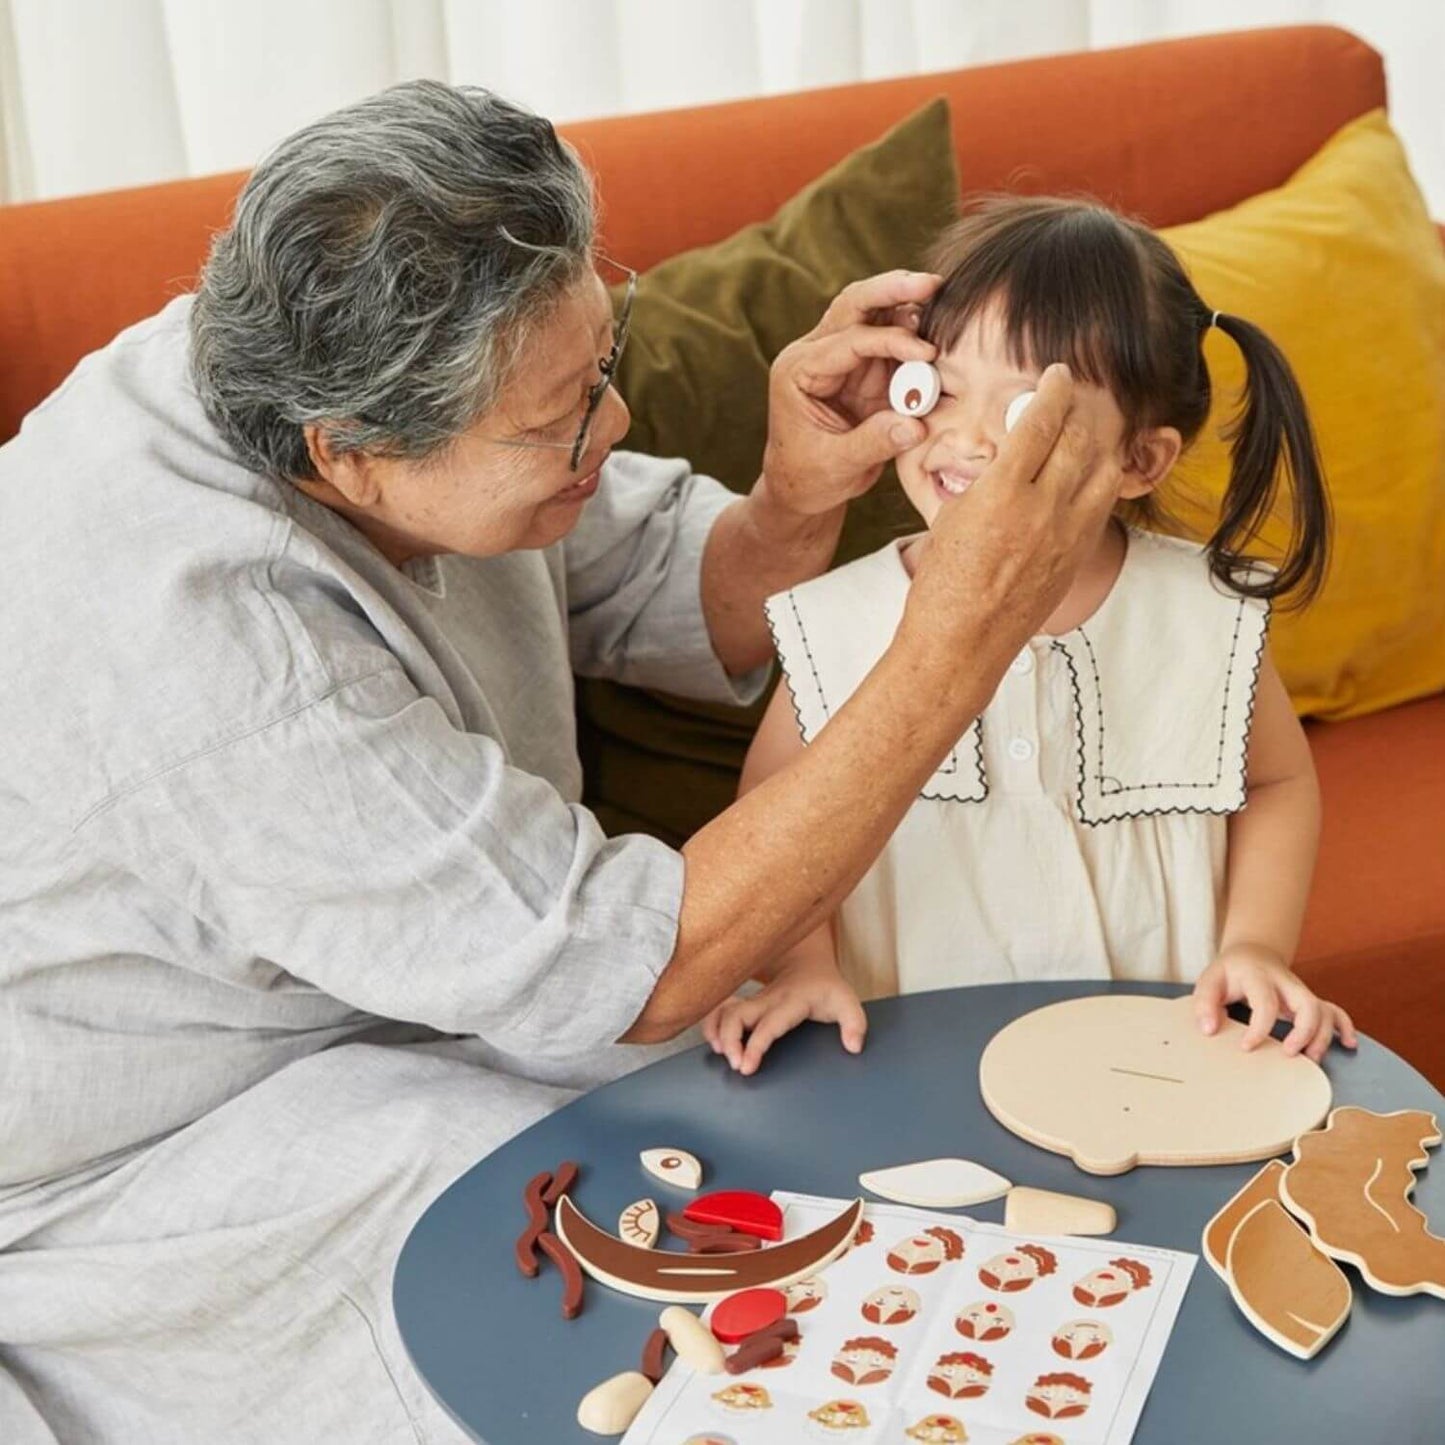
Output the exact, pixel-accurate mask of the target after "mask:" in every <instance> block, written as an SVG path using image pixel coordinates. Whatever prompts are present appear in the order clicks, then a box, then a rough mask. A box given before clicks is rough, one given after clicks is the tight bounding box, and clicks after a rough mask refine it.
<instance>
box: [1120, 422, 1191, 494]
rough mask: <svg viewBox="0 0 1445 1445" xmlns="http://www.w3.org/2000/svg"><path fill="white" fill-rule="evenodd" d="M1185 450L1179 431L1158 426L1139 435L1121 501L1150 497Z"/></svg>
mask: <svg viewBox="0 0 1445 1445" xmlns="http://www.w3.org/2000/svg"><path fill="white" fill-rule="evenodd" d="M1183 450H1184V438H1183V437H1182V436H1181V435H1180V434H1179V430H1178V428H1176V427H1172V426H1156V427H1150V428H1149V430H1148V431H1142V432H1140V433H1139V435H1138V436H1137V437H1135V438H1134V442H1133V445H1132V446H1131V447H1130V448H1129V458H1128V462H1127V463H1126V465H1125V468H1124V485H1123V486H1122V487H1120V489H1119V496H1120V498H1121V499H1122V498H1128V499H1133V498H1135V497H1147V496H1148V495H1149V493H1150V492H1152V491H1153V490H1154V488H1155V487H1157V486H1158V485H1159V483H1160V482H1162V481H1163V480H1164V478H1165V477H1167V476H1168V475H1169V472H1170V469H1171V468H1172V467H1173V465H1174V463H1175V462H1177V461H1178V460H1179V453H1180V452H1181V451H1183Z"/></svg>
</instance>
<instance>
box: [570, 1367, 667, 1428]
mask: <svg viewBox="0 0 1445 1445" xmlns="http://www.w3.org/2000/svg"><path fill="white" fill-rule="evenodd" d="M651 1394H652V1381H651V1380H649V1379H648V1378H647V1376H646V1375H639V1374H638V1373H637V1371H636V1370H627V1371H626V1372H624V1373H623V1374H621V1375H613V1377H612V1378H611V1379H610V1380H603V1382H602V1383H601V1384H600V1385H597V1386H595V1387H594V1388H593V1389H591V1390H589V1391H588V1392H587V1393H586V1394H585V1395H584V1396H583V1397H582V1403H581V1404H580V1405H578V1407H577V1423H578V1424H579V1425H580V1426H581V1427H582V1428H583V1429H584V1430H590V1431H591V1432H592V1433H593V1434H594V1435H621V1434H622V1433H623V1431H624V1430H626V1429H627V1427H628V1426H629V1425H631V1424H632V1422H633V1421H634V1420H635V1419H636V1418H637V1412H638V1411H639V1410H640V1409H642V1407H643V1406H644V1405H645V1404H646V1403H647V1399H648V1396H649V1395H651Z"/></svg>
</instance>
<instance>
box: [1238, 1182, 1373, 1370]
mask: <svg viewBox="0 0 1445 1445" xmlns="http://www.w3.org/2000/svg"><path fill="white" fill-rule="evenodd" d="M1226 1266H1227V1269H1228V1279H1229V1292H1230V1293H1231V1294H1232V1295H1233V1296H1234V1300H1235V1303H1236V1304H1237V1305H1238V1306H1239V1308H1240V1309H1241V1310H1242V1311H1243V1312H1244V1316H1245V1318H1246V1319H1248V1320H1249V1322H1250V1323H1251V1324H1252V1325H1253V1326H1254V1327H1255V1329H1257V1330H1258V1331H1259V1332H1260V1333H1261V1334H1262V1335H1264V1336H1265V1337H1266V1338H1267V1339H1270V1340H1273V1341H1274V1343H1275V1344H1277V1345H1278V1346H1279V1347H1280V1349H1282V1350H1288V1351H1289V1353H1290V1354H1292V1355H1296V1356H1298V1357H1299V1358H1300V1359H1301V1360H1308V1359H1311V1358H1313V1356H1315V1355H1317V1354H1318V1353H1319V1352H1320V1351H1321V1350H1322V1349H1323V1348H1324V1347H1325V1346H1326V1345H1327V1344H1328V1343H1329V1342H1330V1340H1331V1339H1333V1338H1334V1336H1335V1334H1336V1332H1337V1331H1338V1330H1339V1328H1340V1326H1341V1325H1342V1324H1344V1322H1345V1320H1346V1319H1347V1318H1348V1317H1349V1313H1350V1305H1351V1303H1352V1301H1353V1298H1354V1296H1353V1294H1352V1293H1351V1290H1350V1282H1349V1280H1347V1279H1346V1278H1345V1276H1344V1272H1343V1271H1342V1270H1341V1269H1340V1267H1339V1265H1337V1264H1336V1263H1335V1262H1334V1261H1333V1260H1332V1259H1328V1258H1326V1257H1325V1256H1324V1255H1323V1254H1321V1253H1320V1252H1319V1250H1317V1249H1316V1248H1315V1247H1314V1245H1313V1244H1312V1243H1311V1242H1310V1238H1309V1236H1308V1235H1307V1234H1306V1233H1305V1232H1304V1230H1302V1229H1301V1228H1300V1227H1299V1225H1298V1224H1296V1223H1295V1221H1294V1220H1293V1219H1291V1218H1290V1216H1289V1215H1288V1214H1287V1213H1285V1210H1284V1206H1283V1205H1281V1204H1280V1203H1279V1201H1278V1200H1275V1199H1265V1200H1262V1201H1261V1202H1260V1203H1258V1204H1256V1205H1255V1206H1254V1208H1253V1209H1251V1210H1250V1211H1249V1213H1248V1214H1246V1215H1245V1216H1244V1218H1243V1220H1242V1221H1241V1222H1240V1224H1239V1226H1238V1228H1237V1229H1236V1230H1235V1231H1234V1234H1233V1236H1232V1237H1231V1239H1230V1241H1229V1253H1228V1257H1227V1259H1226Z"/></svg>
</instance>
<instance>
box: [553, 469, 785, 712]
mask: <svg viewBox="0 0 1445 1445" xmlns="http://www.w3.org/2000/svg"><path fill="white" fill-rule="evenodd" d="M736 500H737V498H736V497H735V496H734V495H733V493H731V492H729V491H728V490H727V488H726V487H724V486H723V485H722V483H721V482H716V481H714V480H713V479H712V478H711V477H702V476H697V475H695V474H694V473H693V472H692V471H691V470H690V469H689V467H688V465H687V463H686V462H684V461H681V460H676V459H673V460H663V459H660V458H657V457H645V456H640V455H638V454H636V453H633V452H617V453H615V454H614V455H613V456H612V457H611V459H610V460H609V461H608V462H607V464H606V466H605V467H604V468H603V472H602V485H601V487H600V489H599V490H598V493H597V495H596V496H595V497H594V498H593V499H592V500H591V501H590V502H588V504H587V506H586V507H585V508H584V509H583V512H582V518H581V520H580V521H579V522H578V524H577V526H576V528H575V529H574V530H573V531H572V533H571V534H570V535H569V536H568V537H567V539H566V540H565V541H564V542H563V544H562V549H563V558H564V562H565V566H566V575H567V599H568V602H567V606H568V624H569V631H570V637H571V651H572V667H573V670H574V671H576V672H578V673H580V674H581V675H582V676H584V677H606V678H611V679H612V680H613V681H615V682H623V683H628V684H630V685H632V686H636V687H656V688H661V689H663V690H664V691H667V692H672V693H677V694H678V695H679V696H683V697H692V698H698V699H700V700H702V701H706V702H725V703H749V702H752V701H754V700H755V699H756V698H757V697H758V696H760V695H761V693H762V690H763V687H764V686H765V684H766V682H767V679H768V673H769V668H767V667H761V668H757V669H755V670H754V671H753V672H750V673H748V674H747V675H746V676H745V677H741V678H732V677H729V676H728V674H727V672H726V670H725V669H724V668H723V665H722V663H721V662H719V661H718V656H717V653H716V652H714V651H713V646H712V641H711V639H710V638H709V636H708V631H707V622H706V619H705V618H704V616H703V611H702V585H701V584H702V554H703V547H704V546H705V545H706V543H707V537H708V533H709V532H710V531H711V530H712V525H713V523H714V522H715V521H716V520H717V516H718V513H720V512H722V511H723V510H724V509H725V508H727V507H729V506H731V505H732V503H733V502H735V501H736Z"/></svg>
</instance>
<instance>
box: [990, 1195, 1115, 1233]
mask: <svg viewBox="0 0 1445 1445" xmlns="http://www.w3.org/2000/svg"><path fill="white" fill-rule="evenodd" d="M1118 1223H1119V1216H1118V1215H1117V1214H1115V1213H1114V1206H1113V1205H1112V1204H1106V1203H1104V1201H1103V1200H1102V1199H1081V1198H1080V1197H1079V1196H1078V1195H1077V1194H1055V1193H1054V1192H1053V1190H1051V1189H1029V1188H1027V1187H1025V1186H1023V1185H1015V1187H1014V1188H1012V1189H1010V1190H1009V1195H1008V1199H1007V1201H1006V1202H1005V1204H1004V1216H1003V1227H1004V1228H1005V1229H1007V1230H1008V1231H1009V1232H1010V1233H1011V1234H1113V1232H1114V1227H1115V1226H1116V1225H1117V1224H1118Z"/></svg>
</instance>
